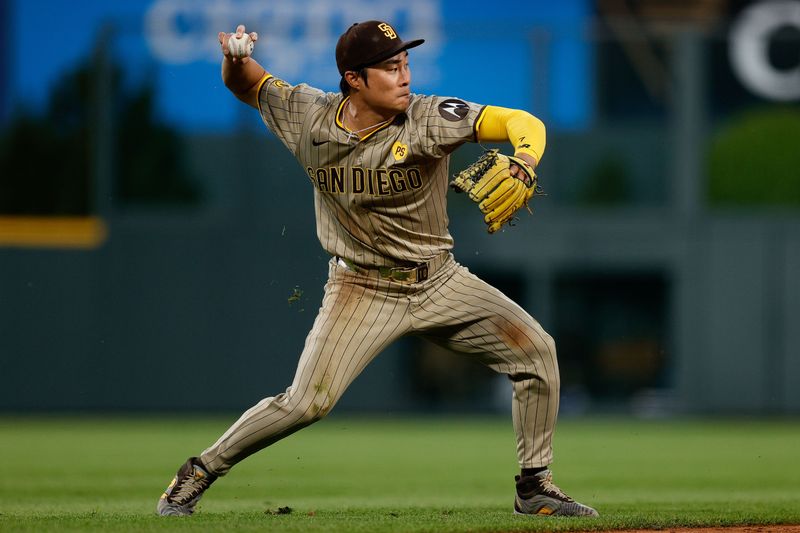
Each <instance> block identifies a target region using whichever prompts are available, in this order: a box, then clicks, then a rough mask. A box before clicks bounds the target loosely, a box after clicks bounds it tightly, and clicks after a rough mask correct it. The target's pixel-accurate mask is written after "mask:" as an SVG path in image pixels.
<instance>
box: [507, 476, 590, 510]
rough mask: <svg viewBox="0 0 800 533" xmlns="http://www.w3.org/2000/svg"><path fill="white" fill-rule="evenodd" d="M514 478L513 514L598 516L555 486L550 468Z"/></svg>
mask: <svg viewBox="0 0 800 533" xmlns="http://www.w3.org/2000/svg"><path fill="white" fill-rule="evenodd" d="M514 480H515V481H516V482H517V495H516V497H515V498H514V513H515V514H533V515H553V516H600V514H599V513H598V512H597V511H595V510H594V509H592V508H591V507H589V506H588V505H583V504H582V503H578V502H576V501H575V500H573V499H572V498H570V497H569V496H567V495H566V494H564V493H563V492H562V491H561V489H559V488H558V487H557V486H555V485H554V484H553V473H552V472H550V470H543V471H542V472H539V473H538V474H536V475H535V476H525V477H520V476H515V477H514Z"/></svg>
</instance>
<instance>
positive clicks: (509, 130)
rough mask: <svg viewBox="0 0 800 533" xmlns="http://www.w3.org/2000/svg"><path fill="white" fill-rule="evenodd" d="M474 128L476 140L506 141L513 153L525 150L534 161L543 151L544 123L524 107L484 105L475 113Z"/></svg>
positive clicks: (544, 142)
mask: <svg viewBox="0 0 800 533" xmlns="http://www.w3.org/2000/svg"><path fill="white" fill-rule="evenodd" d="M475 129H476V136H477V139H478V141H485V142H503V141H509V142H511V144H513V145H514V154H519V153H524V154H528V155H530V156H532V157H533V158H535V159H536V162H537V163H538V162H539V161H540V160H541V158H542V155H544V147H545V144H546V136H545V128H544V124H543V123H542V121H541V120H539V119H538V118H536V117H534V116H533V115H531V114H530V113H528V112H527V111H522V110H519V109H508V108H506V107H497V106H491V105H488V106H486V107H485V108H484V109H483V113H481V116H480V117H478V122H477V124H476V126H475Z"/></svg>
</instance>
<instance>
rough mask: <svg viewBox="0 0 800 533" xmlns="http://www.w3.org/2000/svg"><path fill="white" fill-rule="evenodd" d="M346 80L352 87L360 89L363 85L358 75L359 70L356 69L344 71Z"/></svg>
mask: <svg viewBox="0 0 800 533" xmlns="http://www.w3.org/2000/svg"><path fill="white" fill-rule="evenodd" d="M344 82H345V83H346V84H347V85H349V86H350V89H359V88H360V85H361V79H360V78H359V76H358V72H356V71H354V70H348V71H347V72H345V73H344Z"/></svg>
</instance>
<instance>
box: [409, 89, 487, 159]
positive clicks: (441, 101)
mask: <svg viewBox="0 0 800 533" xmlns="http://www.w3.org/2000/svg"><path fill="white" fill-rule="evenodd" d="M483 109H484V106H482V105H479V104H475V103H472V102H466V101H464V100H459V99H458V98H450V97H443V96H421V97H418V98H415V99H414V101H413V104H412V106H411V108H410V109H409V113H411V114H412V115H413V118H414V119H415V120H416V122H417V123H418V124H419V125H420V129H421V131H420V134H421V137H422V138H421V139H420V140H421V144H422V148H423V151H424V152H425V153H426V154H428V155H430V156H432V157H443V156H445V155H447V154H449V153H450V152H452V151H453V150H455V149H456V148H458V147H459V146H461V145H462V144H464V143H465V142H476V141H477V138H476V124H477V122H478V119H479V118H480V116H481V114H482V112H483Z"/></svg>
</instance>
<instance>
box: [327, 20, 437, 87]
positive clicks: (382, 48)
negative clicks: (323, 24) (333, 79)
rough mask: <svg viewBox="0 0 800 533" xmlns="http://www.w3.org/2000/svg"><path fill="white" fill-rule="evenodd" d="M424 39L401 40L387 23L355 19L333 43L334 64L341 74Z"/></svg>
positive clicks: (391, 54) (378, 61)
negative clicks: (334, 44) (334, 47)
mask: <svg viewBox="0 0 800 533" xmlns="http://www.w3.org/2000/svg"><path fill="white" fill-rule="evenodd" d="M424 42H425V39H416V40H413V41H404V40H403V39H401V38H400V36H399V35H397V32H396V31H395V30H394V28H393V27H392V26H391V25H390V24H389V23H388V22H383V21H381V20H368V21H366V22H357V23H355V24H353V25H352V26H350V27H349V28H348V29H347V31H346V32H344V33H343V34H342V36H341V37H339V42H337V43H336V66H337V67H338V68H339V74H341V75H342V76H344V73H345V72H347V71H348V70H361V69H362V68H364V67H368V66H370V65H374V64H375V63H380V62H381V61H383V60H384V59H389V58H390V57H392V56H393V55H395V54H398V53H400V52H402V51H403V50H408V49H409V48H414V47H415V46H419V45H421V44H422V43H424Z"/></svg>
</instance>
